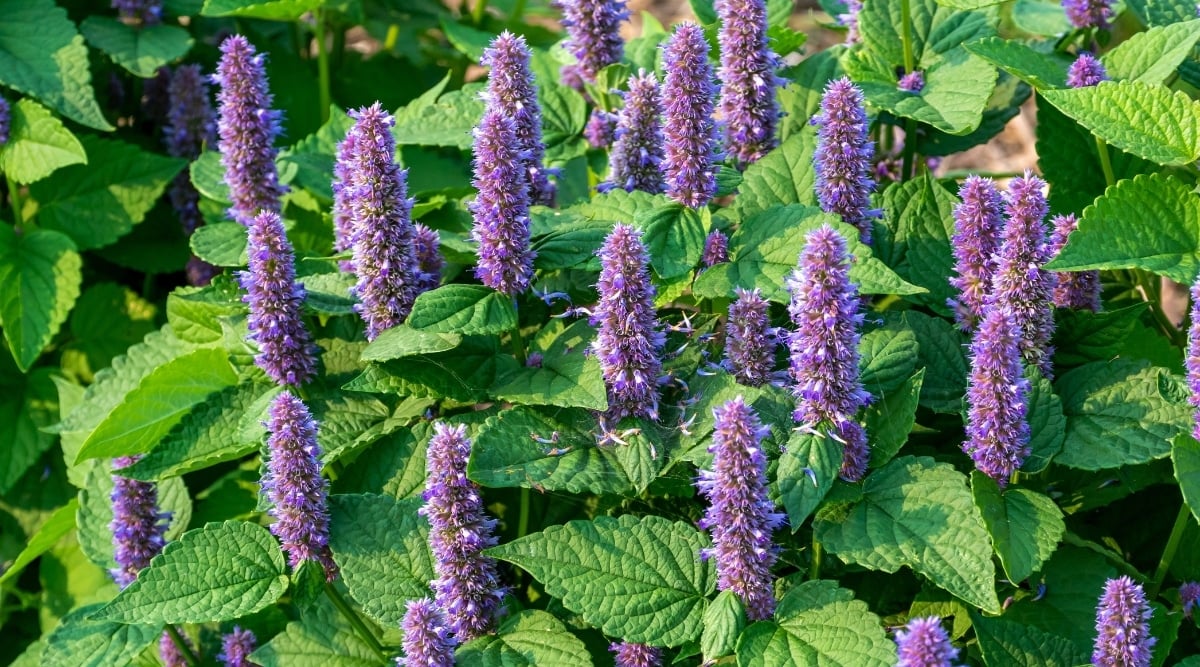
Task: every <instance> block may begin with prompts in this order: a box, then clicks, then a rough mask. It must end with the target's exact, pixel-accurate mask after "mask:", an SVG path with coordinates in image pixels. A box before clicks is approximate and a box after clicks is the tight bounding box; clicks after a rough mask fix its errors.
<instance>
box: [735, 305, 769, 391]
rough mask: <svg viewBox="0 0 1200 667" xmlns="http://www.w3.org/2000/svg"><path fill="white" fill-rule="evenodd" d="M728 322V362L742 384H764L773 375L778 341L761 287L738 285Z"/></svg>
mask: <svg viewBox="0 0 1200 667" xmlns="http://www.w3.org/2000/svg"><path fill="white" fill-rule="evenodd" d="M736 293H737V300H736V301H734V302H733V303H731V304H729V318H728V320H726V323H725V365H726V367H727V368H728V370H729V372H731V373H733V376H734V377H735V378H737V381H738V382H740V383H741V384H744V385H747V386H749V387H761V386H763V385H764V384H766V383H767V382H768V381H769V380H770V379H771V368H772V367H773V366H774V365H775V341H774V339H773V337H772V335H771V331H770V322H769V321H768V320H767V309H768V308H770V305H771V304H769V303H767V300H766V299H764V298H763V297H762V293H761V292H759V291H758V288H755V289H753V290H744V289H741V288H738V289H737V291H736Z"/></svg>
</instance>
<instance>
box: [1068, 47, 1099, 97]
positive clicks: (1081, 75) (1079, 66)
mask: <svg viewBox="0 0 1200 667" xmlns="http://www.w3.org/2000/svg"><path fill="white" fill-rule="evenodd" d="M1101 81H1108V72H1107V71H1105V69H1104V65H1103V64H1102V63H1101V62H1100V61H1099V60H1096V58H1095V56H1093V55H1092V54H1090V53H1081V54H1079V57H1078V58H1076V59H1075V62H1073V63H1071V66H1070V67H1068V68H1067V85H1068V86H1070V87H1072V88H1087V87H1088V86H1095V85H1098V84H1099V83H1100V82H1101Z"/></svg>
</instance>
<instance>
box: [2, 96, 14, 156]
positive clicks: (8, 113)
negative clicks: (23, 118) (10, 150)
mask: <svg viewBox="0 0 1200 667" xmlns="http://www.w3.org/2000/svg"><path fill="white" fill-rule="evenodd" d="M10 129H12V109H11V108H10V107H9V106H8V100H6V99H4V98H3V97H0V146H3V145H5V144H7V143H8V133H9V130H10Z"/></svg>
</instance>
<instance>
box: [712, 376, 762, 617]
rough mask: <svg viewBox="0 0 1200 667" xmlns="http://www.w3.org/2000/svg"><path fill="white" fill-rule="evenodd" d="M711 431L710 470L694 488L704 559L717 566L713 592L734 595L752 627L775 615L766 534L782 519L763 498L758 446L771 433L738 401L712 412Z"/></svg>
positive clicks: (740, 400) (759, 448) (752, 412)
mask: <svg viewBox="0 0 1200 667" xmlns="http://www.w3.org/2000/svg"><path fill="white" fill-rule="evenodd" d="M713 416H714V417H715V418H716V425H715V427H714V431H713V444H712V445H711V446H710V447H709V448H708V451H710V452H712V454H713V464H712V465H713V469H712V470H711V471H710V470H701V471H700V479H699V480H698V481H697V482H696V486H697V487H698V488H699V489H700V493H702V494H703V495H704V496H705V497H706V498H707V499H708V502H709V507H708V511H707V512H706V513H705V514H704V518H703V519H702V520H701V521H700V527H701V528H705V529H707V530H709V531H710V532H711V533H712V540H713V546H712V548H710V549H706V550H704V551H703V552H702V553H701V555H702V556H703V557H705V558H709V557H712V558H715V559H716V562H717V588H718V589H720V590H723V591H733V592H734V593H735V594H736V595H737V596H738V598H739V599H740V600H741V601H742V603H743V604H745V605H746V616H747V617H748V618H749V619H750V620H751V621H761V620H764V619H767V618H770V617H771V615H772V614H774V613H775V592H774V585H773V583H774V580H773V578H772V577H771V566H772V565H774V564H775V558H776V548H775V545H773V544H772V543H771V532H772V531H773V530H775V529H776V528H778V527H779V526H780V525H782V524H783V515H782V514H779V513H777V512H775V511H774V510H775V506H774V505H772V504H771V501H770V500H769V499H768V498H767V459H766V457H765V456H764V455H763V452H762V447H761V446H760V443H761V442H762V439H763V437H764V436H765V435H767V434H768V433H769V432H770V431H769V429H767V428H765V427H764V426H763V425H762V422H761V421H759V419H758V415H756V414H755V413H754V410H753V409H751V408H750V407H749V406H748V405H746V403H745V401H744V400H743V399H742V397H741V396H738V397H737V398H735V399H733V400H731V401H728V402H726V403H725V404H724V405H722V406H720V407H718V408H716V409H714V410H713Z"/></svg>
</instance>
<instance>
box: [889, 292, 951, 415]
mask: <svg viewBox="0 0 1200 667" xmlns="http://www.w3.org/2000/svg"><path fill="white" fill-rule="evenodd" d="M899 317H900V318H901V321H902V322H903V323H904V324H905V325H906V326H907V327H909V328H911V329H912V330H913V331H914V332H915V333H916V334H917V342H918V343H920V350H919V354H920V356H919V361H918V364H919V365H921V366H924V367H925V380H924V382H922V383H921V405H923V406H925V407H927V408H929V409H930V410H933V411H934V412H941V413H948V414H958V413H959V412H960V411H961V410H962V404H963V403H962V401H963V395H964V394H965V393H966V391H967V357H966V354H965V352H964V350H965V349H966V341H965V339H964V337H963V335H962V334H961V333H959V332H958V330H956V329H955V328H954V325H953V324H951V323H950V322H948V321H946V320H944V319H942V318H940V317H930V316H929V315H926V314H924V313H921V312H918V311H915V310H908V311H905V312H904V313H902V314H900V315H899Z"/></svg>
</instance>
